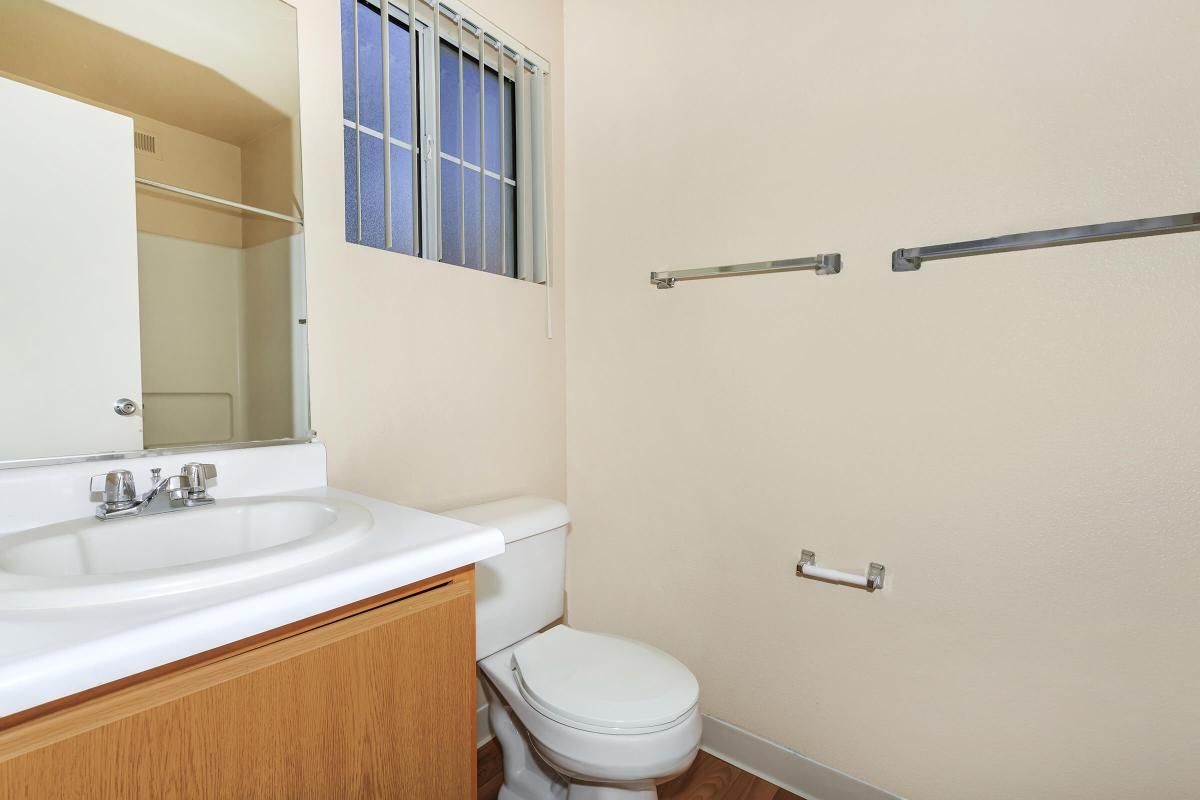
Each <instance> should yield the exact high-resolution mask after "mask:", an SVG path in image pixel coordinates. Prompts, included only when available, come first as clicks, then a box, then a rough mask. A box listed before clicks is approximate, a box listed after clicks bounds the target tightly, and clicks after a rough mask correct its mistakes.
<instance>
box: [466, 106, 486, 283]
mask: <svg viewBox="0 0 1200 800" xmlns="http://www.w3.org/2000/svg"><path fill="white" fill-rule="evenodd" d="M476 116H478V114H477V115H476ZM466 174H467V187H466V188H467V193H466V200H467V202H466V206H467V257H466V258H465V259H464V260H463V266H465V267H470V268H471V269H480V268H482V267H483V254H482V252H481V250H480V241H479V237H480V230H479V173H478V172H477V171H475V170H473V169H469V168H468V169H467V170H466Z"/></svg>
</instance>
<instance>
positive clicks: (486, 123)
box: [341, 0, 548, 282]
mask: <svg viewBox="0 0 1200 800" xmlns="http://www.w3.org/2000/svg"><path fill="white" fill-rule="evenodd" d="M341 10H342V117H343V133H344V151H343V155H344V163H345V174H346V241H348V242H355V243H358V244H363V245H367V246H369V247H376V248H381V249H386V250H392V251H395V252H400V253H407V254H410V255H417V256H422V257H424V258H430V259H436V260H440V261H444V262H446V263H449V264H458V265H460V266H464V267H469V268H471V269H478V270H483V271H486V272H492V273H498V274H502V275H508V276H510V277H514V278H522V279H525V280H531V281H535V282H545V281H546V275H547V272H548V270H547V266H546V259H547V248H546V239H545V236H546V231H545V222H544V220H545V208H546V207H545V185H546V184H545V179H546V176H545V169H544V166H543V161H542V159H543V153H542V149H543V138H544V137H543V136H542V134H541V130H542V124H543V121H542V117H543V108H544V102H543V100H542V98H543V96H544V92H543V88H542V79H543V76H544V74H545V70H544V67H543V66H541V64H540V63H539V62H538V61H536V60H535V59H536V57H533V56H531V55H529V54H528V53H527V52H526V51H525V50H524V48H522V47H520V46H519V45H516V44H514V43H513V42H511V41H508V40H506V39H504V38H503V37H501V36H499V35H496V34H493V33H492V31H491V28H490V26H488V25H487V24H486V23H484V22H482V21H476V20H472V19H468V18H467V17H466V16H464V14H469V13H470V12H464V11H462V10H458V9H454V8H451V7H449V6H447V5H445V4H441V3H438V4H436V8H434V7H431V6H430V5H429V4H428V3H427V2H426V0H409V2H407V3H404V4H402V5H401V6H396V5H388V6H387V19H386V24H385V21H384V19H383V16H382V14H381V12H380V6H379V5H378V4H376V3H375V2H373V1H372V0H341ZM410 14H411V15H413V16H414V17H415V19H410ZM434 42H436V43H437V46H436V48H435V47H434V44H433V43H434ZM434 154H436V158H435V157H434Z"/></svg>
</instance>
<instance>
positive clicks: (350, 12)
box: [342, 0, 355, 122]
mask: <svg viewBox="0 0 1200 800" xmlns="http://www.w3.org/2000/svg"><path fill="white" fill-rule="evenodd" d="M354 5H355V3H354V0H342V116H343V117H345V118H346V119H348V120H350V121H351V122H353V121H354V113H355V111H354Z"/></svg>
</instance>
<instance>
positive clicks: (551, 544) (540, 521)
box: [442, 497, 571, 659]
mask: <svg viewBox="0 0 1200 800" xmlns="http://www.w3.org/2000/svg"><path fill="white" fill-rule="evenodd" d="M442 516H444V517H452V518H454V519H461V520H463V521H465V522H473V523H475V524H476V525H483V526H486V527H489V528H496V529H497V530H499V531H500V532H501V533H503V534H504V552H503V553H502V554H500V555H498V556H493V557H492V558H489V559H487V560H485V561H481V562H480V563H478V564H476V565H475V658H476V659H481V658H486V657H487V656H490V655H491V654H492V653H495V652H496V651H498V650H503V649H504V648H506V647H508V646H509V645H511V644H516V643H517V642H519V641H521V640H522V639H524V638H525V637H527V636H532V635H533V634H535V633H537V632H538V631H539V630H541V629H542V628H544V627H546V626H547V625H549V624H550V623H551V622H554V621H555V620H558V619H560V618H561V617H562V615H563V593H564V592H565V591H566V574H565V570H566V555H567V523H569V522H570V521H571V517H570V514H569V513H568V511H567V507H566V506H565V505H563V504H562V503H559V502H558V501H556V500H546V499H544V498H541V497H510V498H508V499H507V500H498V501H496V502H494V503H484V504H483V505H478V506H468V507H467V508H456V509H454V510H453V511H443V512H442Z"/></svg>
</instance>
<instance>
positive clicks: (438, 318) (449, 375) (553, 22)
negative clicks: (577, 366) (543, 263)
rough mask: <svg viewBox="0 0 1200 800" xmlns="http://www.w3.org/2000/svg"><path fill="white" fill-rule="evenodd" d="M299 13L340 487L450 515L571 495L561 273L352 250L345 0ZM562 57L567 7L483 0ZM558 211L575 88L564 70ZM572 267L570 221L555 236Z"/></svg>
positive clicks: (556, 92)
mask: <svg viewBox="0 0 1200 800" xmlns="http://www.w3.org/2000/svg"><path fill="white" fill-rule="evenodd" d="M294 5H295V6H296V7H297V9H298V11H299V15H298V17H299V40H300V48H299V51H300V86H301V98H300V103H301V112H302V113H301V137H302V140H303V144H304V165H303V166H304V198H305V212H306V213H305V223H306V224H305V250H306V255H307V271H308V303H309V314H310V318H311V325H310V330H309V343H310V359H311V380H312V416H313V426H314V427H315V428H316V430H317V431H318V433H319V435H320V438H321V439H322V440H323V441H324V442H325V444H326V447H327V448H328V453H329V479H330V483H331V484H332V485H334V486H339V487H342V488H346V489H351V490H355V491H360V492H364V493H367V494H370V495H373V496H376V497H380V498H383V499H387V500H392V501H398V502H402V503H408V504H412V505H417V506H420V507H424V508H432V509H441V508H448V507H451V506H455V505H459V504H463V503H467V502H472V501H476V500H484V499H489V498H495V497H500V496H503V495H508V494H515V493H521V492H533V493H539V494H544V495H549V496H551V497H559V498H561V497H564V496H565V494H566V490H565V467H564V458H565V456H564V436H565V432H564V431H565V423H564V399H563V395H564V367H563V337H562V334H561V322H562V306H563V298H562V287H563V285H564V284H563V282H562V280H561V272H560V273H558V275H556V282H555V288H554V292H553V295H552V302H551V304H550V305H551V311H552V313H553V315H554V318H555V321H556V324H558V326H559V331H558V332H556V335H555V338H553V339H547V338H546V305H547V304H546V290H545V288H544V287H541V286H537V285H533V284H529V283H525V282H522V281H516V280H512V279H507V278H503V277H499V276H495V275H486V274H482V273H479V272H475V271H472V270H466V269H462V268H456V267H452V266H448V265H443V264H438V263H434V262H431V261H425V260H420V259H414V258H409V257H406V256H403V255H398V254H395V253H389V252H384V251H381V250H373V249H371V248H367V247H361V246H358V245H352V244H347V243H346V242H345V236H344V232H345V227H344V222H343V220H344V199H345V194H344V188H343V175H342V116H341V115H342V112H341V105H342V94H341V91H342V89H341V76H340V68H339V65H340V63H341V55H340V52H341V50H340V48H341V41H340V37H339V17H338V4H337V3H335V2H329V0H294ZM472 6H473V7H475V8H476V9H477V10H478V11H479V12H480V13H482V14H484V15H486V16H488V17H489V18H491V19H492V20H493V21H494V22H496V23H497V24H499V25H502V26H503V27H505V28H506V29H507V30H508V32H509V33H510V34H512V35H513V36H516V37H517V38H519V39H520V40H521V41H523V42H524V43H525V44H526V45H527V46H529V47H531V48H533V49H535V50H536V51H537V52H539V53H540V54H541V55H542V56H544V57H545V58H547V59H548V60H549V61H550V62H551V64H552V69H554V68H557V66H558V65H559V64H561V63H562V8H561V2H560V0H519V1H518V0H476V2H474V3H472ZM550 86H551V91H552V93H553V96H552V108H553V110H554V115H555V116H554V126H553V127H554V137H553V141H554V147H555V154H554V156H555V157H554V159H553V163H554V166H555V167H556V169H555V170H554V174H555V184H554V187H553V188H554V199H555V202H554V207H556V208H561V207H562V197H563V193H562V170H561V168H560V167H561V165H562V152H563V151H562V141H563V137H562V136H561V135H560V134H561V130H562V107H563V106H562V102H561V91H562V83H561V81H559V80H557V79H556V78H552V79H551V83H550ZM553 234H554V235H553V239H554V242H555V263H556V264H561V263H562V246H561V243H562V241H563V237H562V222H561V215H556V217H555V227H554V229H553Z"/></svg>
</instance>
